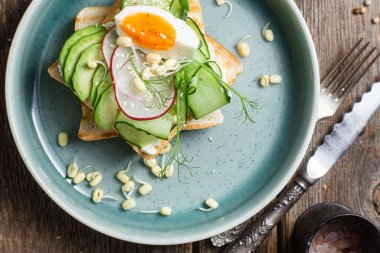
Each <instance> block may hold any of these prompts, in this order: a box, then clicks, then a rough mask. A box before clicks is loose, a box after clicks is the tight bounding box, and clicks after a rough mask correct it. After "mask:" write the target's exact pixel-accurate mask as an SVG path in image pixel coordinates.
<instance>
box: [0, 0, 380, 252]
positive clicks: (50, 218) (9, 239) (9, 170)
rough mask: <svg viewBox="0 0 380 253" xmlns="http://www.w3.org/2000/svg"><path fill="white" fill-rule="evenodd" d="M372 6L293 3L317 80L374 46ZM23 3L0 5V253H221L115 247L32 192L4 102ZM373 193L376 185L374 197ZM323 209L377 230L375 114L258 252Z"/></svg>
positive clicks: (206, 245) (321, 130) (273, 247)
mask: <svg viewBox="0 0 380 253" xmlns="http://www.w3.org/2000/svg"><path fill="white" fill-rule="evenodd" d="M372 2H373V3H372V5H371V6H370V8H368V11H367V13H366V14H365V15H359V16H354V15H353V14H352V9H353V8H355V7H357V6H360V5H361V3H362V1H360V0H345V1H331V0H307V1H306V0H303V1H302V0H296V3H297V4H298V6H299V8H300V9H301V11H302V13H303V15H304V16H305V19H306V22H307V24H308V25H309V27H310V31H311V34H312V36H313V39H314V42H315V45H316V50H317V53H318V57H319V62H320V69H321V74H322V75H323V74H324V73H326V72H327V70H328V68H329V67H330V66H332V65H333V64H334V63H336V62H337V61H338V60H339V59H340V58H342V56H343V55H344V53H345V52H346V51H347V50H348V49H349V48H350V46H351V45H352V44H353V43H354V42H356V40H357V39H358V38H360V37H364V38H365V39H366V40H367V41H369V42H371V43H372V44H373V45H378V43H379V42H378V34H379V27H380V24H378V25H374V24H371V21H370V20H371V18H373V17H374V16H375V15H377V14H380V1H372ZM29 3H30V0H0V22H1V23H0V42H1V48H0V71H1V75H0V78H1V79H0V81H1V87H2V88H1V111H0V122H1V123H0V132H1V133H2V134H1V145H0V252H4V253H10V252H12V253H16V252H28V253H29V252H30V253H33V252H36V253H37V252H38V253H39V252H78V253H79V252H91V253H95V252H102V253H103V252H113V253H116V252H178V253H182V252H186V253H189V252H219V250H218V249H216V248H213V247H212V246H211V244H210V242H209V240H205V241H201V242H195V243H192V244H186V245H178V246H167V247H154V246H146V245H137V244H133V243H128V242H123V241H120V240H117V239H113V238H111V237H108V236H105V235H103V234H100V233H98V232H96V231H94V230H92V229H90V228H88V227H86V226H84V225H82V224H81V223H80V222H78V221H77V220H75V219H73V218H71V217H70V216H69V215H68V214H66V213H65V212H64V211H63V210H62V209H61V208H59V207H58V206H57V205H56V204H55V203H54V202H53V201H51V200H50V199H49V198H48V196H47V195H46V194H45V193H44V192H43V191H42V189H41V188H40V187H39V186H38V185H37V183H36V182H35V181H34V179H33V178H32V176H31V175H30V173H29V172H28V170H27V169H26V167H25V165H24V163H23V162H22V160H21V157H20V155H19V153H18V151H17V148H16V146H15V144H14V141H13V139H12V136H11V132H10V129H9V125H8V121H7V115H6V108H5V100H4V96H5V94H4V82H5V81H4V79H5V70H6V60H7V55H8V51H9V48H10V45H11V42H12V37H13V35H14V32H15V30H16V27H17V24H18V22H19V20H20V19H21V16H22V14H23V13H24V11H25V10H26V8H27V6H28V5H29ZM379 69H380V64H379V63H377V64H376V66H374V67H373V68H372V69H371V71H370V72H369V73H368V74H367V75H366V77H365V78H363V79H362V80H361V85H360V86H359V87H357V88H355V89H354V90H353V91H352V92H351V94H350V96H349V99H348V100H347V102H346V103H344V104H343V105H342V107H341V110H340V112H339V113H337V115H336V116H335V117H334V118H333V119H327V120H324V121H322V122H320V123H319V124H318V126H317V128H316V131H315V134H314V137H313V141H312V143H311V145H310V148H309V151H312V150H313V147H315V146H316V145H317V144H318V143H320V142H321V141H322V138H323V136H324V135H325V134H326V133H328V131H329V130H330V128H331V126H332V123H333V122H336V121H338V120H339V119H340V118H341V116H342V112H344V111H346V110H348V109H349V107H350V106H349V105H350V103H351V102H352V101H353V100H355V99H356V98H357V97H358V95H359V94H361V93H362V92H363V91H365V90H366V89H367V87H368V85H366V84H367V83H370V82H372V81H373V80H374V77H375V76H376V75H377V74H378V73H379V72H378V71H379ZM376 185H379V186H378V190H377V191H376V190H375V187H376ZM326 201H327V202H338V203H341V204H343V205H345V206H347V207H349V208H351V209H352V210H354V211H355V212H358V213H361V214H362V215H365V216H368V217H370V218H371V219H372V220H373V221H375V222H376V223H377V224H378V225H380V110H379V111H378V112H377V114H376V115H375V116H374V117H373V118H372V120H371V121H370V122H369V125H368V126H367V127H366V128H365V130H364V131H363V133H362V135H361V136H360V138H359V139H358V140H357V141H356V143H355V144H354V145H353V146H352V147H351V149H350V150H349V151H348V152H347V153H346V155H345V156H344V157H343V158H342V159H341V160H340V161H339V162H338V164H337V165H336V166H335V167H334V168H333V170H332V171H331V172H330V173H329V174H328V175H327V176H326V177H325V178H323V179H322V180H321V181H320V182H319V183H317V184H316V185H315V186H313V187H312V188H311V189H310V190H309V192H308V193H306V194H305V195H304V196H303V197H302V199H301V200H300V201H299V203H297V205H296V206H295V207H294V208H293V209H292V210H291V211H290V212H289V214H288V215H287V216H286V217H285V218H284V219H283V220H282V222H281V223H280V224H279V225H278V226H277V228H276V229H275V230H274V231H273V232H272V234H271V235H270V237H269V238H268V240H266V242H265V243H264V244H263V246H262V247H261V249H260V250H259V251H258V252H270V253H276V252H292V250H291V242H290V236H291V232H292V228H293V225H294V223H295V221H296V219H297V217H298V216H299V215H300V214H301V213H302V212H303V211H305V210H306V209H307V208H308V207H310V206H312V205H315V204H317V203H321V202H326ZM374 203H377V204H378V205H377V206H376V205H374ZM376 210H377V211H376Z"/></svg>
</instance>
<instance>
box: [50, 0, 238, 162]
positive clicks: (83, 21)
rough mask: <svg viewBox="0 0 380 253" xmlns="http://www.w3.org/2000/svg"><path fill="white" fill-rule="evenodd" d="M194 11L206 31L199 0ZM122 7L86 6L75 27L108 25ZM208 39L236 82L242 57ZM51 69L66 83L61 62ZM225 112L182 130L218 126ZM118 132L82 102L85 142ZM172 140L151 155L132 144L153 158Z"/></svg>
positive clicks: (228, 76)
mask: <svg viewBox="0 0 380 253" xmlns="http://www.w3.org/2000/svg"><path fill="white" fill-rule="evenodd" d="M189 3H190V14H189V16H190V17H191V18H193V19H194V20H195V21H196V22H197V24H198V26H199V27H200V29H201V30H202V31H203V30H204V25H203V16H202V9H201V5H200V2H199V0H190V1H189ZM119 6H120V1H116V2H115V4H113V5H112V6H109V7H86V8H84V9H82V10H81V11H80V12H79V13H78V15H77V17H76V20H75V30H78V29H80V28H83V27H86V26H89V25H94V24H105V23H108V22H111V21H113V19H114V16H115V15H116V14H117V13H118V11H119ZM206 40H207V42H208V43H209V44H210V48H211V49H212V50H213V51H214V54H213V55H215V61H216V62H217V63H218V64H219V65H220V66H221V68H222V70H223V71H222V72H223V75H224V76H223V79H224V81H226V82H227V83H228V84H230V85H232V83H233V82H235V80H236V76H237V75H238V74H239V73H241V72H242V70H243V66H242V64H241V63H240V62H239V60H238V59H237V58H236V57H235V56H234V55H233V54H232V53H230V52H229V51H228V50H227V49H226V48H224V47H223V46H222V45H220V44H219V43H218V42H216V41H215V40H214V39H212V38H211V37H209V36H206ZM48 72H49V74H50V76H51V77H53V78H54V79H56V80H57V81H58V82H60V83H62V84H65V82H64V79H63V78H62V75H61V72H60V68H59V62H58V61H56V62H55V63H54V64H53V65H52V66H51V67H50V68H49V69H48ZM223 119H224V118H223V114H222V113H221V111H220V110H217V111H215V112H213V113H211V114H209V115H207V116H206V117H204V118H202V119H199V120H195V119H189V121H188V123H187V124H186V125H184V126H183V127H182V129H181V130H199V129H205V128H210V127H214V126H217V125H220V124H221V123H222V122H223ZM175 135H176V130H173V131H172V132H171V134H170V139H169V141H170V140H171V139H172V138H173V137H174V136H175ZM117 136H118V134H117V132H116V131H115V130H109V131H103V130H99V129H98V128H97V126H96V123H95V122H94V119H93V110H92V108H91V105H89V104H88V103H82V119H81V123H80V128H79V131H78V137H79V138H80V139H82V140H84V141H95V140H103V139H108V138H114V137H117ZM169 141H166V140H161V145H160V146H156V147H155V148H156V150H157V151H158V152H157V154H156V155H147V154H145V153H143V152H142V151H141V149H140V148H138V147H136V146H134V145H131V146H132V148H133V149H134V150H135V151H136V152H137V153H138V154H139V155H140V156H142V157H143V158H146V159H151V158H154V157H155V156H157V155H158V154H159V152H160V150H162V149H163V148H164V147H165V146H167V145H168V143H169Z"/></svg>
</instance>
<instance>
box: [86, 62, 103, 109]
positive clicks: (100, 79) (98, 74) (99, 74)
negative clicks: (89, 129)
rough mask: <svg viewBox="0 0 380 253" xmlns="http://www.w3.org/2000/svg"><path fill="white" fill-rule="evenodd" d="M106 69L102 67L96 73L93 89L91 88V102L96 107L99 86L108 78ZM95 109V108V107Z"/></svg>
mask: <svg viewBox="0 0 380 253" xmlns="http://www.w3.org/2000/svg"><path fill="white" fill-rule="evenodd" d="M105 71H106V70H105V69H104V67H103V66H102V65H100V66H99V67H98V68H97V69H96V72H95V75H94V79H92V87H91V93H90V102H91V104H92V105H93V106H94V105H95V99H96V93H97V89H98V87H99V85H100V84H101V83H102V82H103V80H104V79H105V77H106V74H107V73H105ZM94 108H95V107H94Z"/></svg>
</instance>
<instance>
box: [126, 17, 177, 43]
mask: <svg viewBox="0 0 380 253" xmlns="http://www.w3.org/2000/svg"><path fill="white" fill-rule="evenodd" d="M120 27H121V29H122V30H123V31H124V32H125V34H127V35H128V36H129V37H130V38H131V39H132V40H133V42H134V43H136V44H137V45H139V46H141V47H144V48H147V49H152V50H169V49H171V48H172V47H173V46H174V45H175V39H176V30H175V29H174V27H173V26H172V25H171V24H170V23H169V22H167V21H166V20H165V19H163V18H162V17H160V16H158V15H155V14H151V13H134V14H131V15H129V16H127V17H125V18H124V19H123V20H122V21H121V24H120Z"/></svg>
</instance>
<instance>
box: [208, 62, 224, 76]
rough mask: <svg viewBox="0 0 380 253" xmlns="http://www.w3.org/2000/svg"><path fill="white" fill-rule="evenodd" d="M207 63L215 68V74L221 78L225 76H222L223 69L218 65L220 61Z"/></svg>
mask: <svg viewBox="0 0 380 253" xmlns="http://www.w3.org/2000/svg"><path fill="white" fill-rule="evenodd" d="M207 65H208V66H210V67H211V68H212V70H214V73H215V74H217V75H218V76H219V77H220V78H223V76H222V69H221V68H220V66H219V65H218V63H216V62H214V61H208V62H207Z"/></svg>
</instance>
